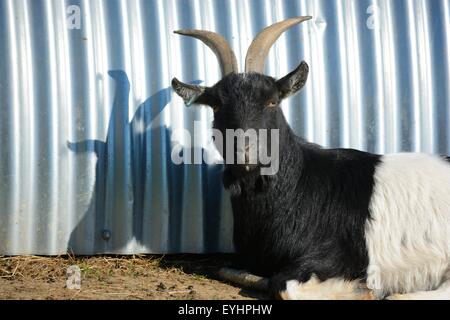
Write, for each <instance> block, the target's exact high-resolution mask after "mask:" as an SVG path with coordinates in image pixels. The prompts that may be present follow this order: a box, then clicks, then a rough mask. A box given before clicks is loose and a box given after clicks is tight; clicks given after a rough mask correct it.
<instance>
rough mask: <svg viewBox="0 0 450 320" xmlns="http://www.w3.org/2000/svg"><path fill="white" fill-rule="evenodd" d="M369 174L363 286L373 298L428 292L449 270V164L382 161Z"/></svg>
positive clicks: (408, 157) (423, 159)
mask: <svg viewBox="0 0 450 320" xmlns="http://www.w3.org/2000/svg"><path fill="white" fill-rule="evenodd" d="M381 160H382V163H381V164H380V165H378V166H377V168H376V171H375V177H374V178H375V184H374V191H373V195H372V198H371V203H370V213H371V218H372V219H371V220H369V221H368V222H367V224H366V243H367V249H368V255H369V267H368V270H367V286H368V287H369V288H370V289H373V290H374V292H375V294H376V295H377V296H378V297H382V296H384V295H386V294H395V293H412V292H416V291H427V290H433V289H436V288H438V287H439V285H441V283H443V282H444V281H446V278H447V277H448V276H449V274H447V275H446V271H447V270H448V269H449V267H450V163H448V162H446V161H444V160H443V159H441V158H440V157H437V156H431V155H425V154H412V153H400V154H392V155H386V156H383V157H382V158H381Z"/></svg>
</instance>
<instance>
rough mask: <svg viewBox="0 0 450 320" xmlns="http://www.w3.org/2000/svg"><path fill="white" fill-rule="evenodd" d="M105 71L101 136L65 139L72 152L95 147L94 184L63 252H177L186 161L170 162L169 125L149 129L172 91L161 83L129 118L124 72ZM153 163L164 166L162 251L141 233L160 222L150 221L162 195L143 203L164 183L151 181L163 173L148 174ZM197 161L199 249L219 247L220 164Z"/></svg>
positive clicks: (126, 83) (155, 180) (157, 220)
mask: <svg viewBox="0 0 450 320" xmlns="http://www.w3.org/2000/svg"><path fill="white" fill-rule="evenodd" d="M109 75H110V76H111V77H112V79H113V80H114V81H115V84H116V86H115V94H114V99H113V106H112V111H111V116H110V119H109V123H108V130H107V135H106V140H105V141H100V140H83V141H80V142H68V143H67V145H68V148H69V149H70V150H71V151H73V152H75V153H82V152H93V153H95V155H96V157H97V163H96V167H95V185H94V187H93V188H92V196H91V200H90V204H89V206H88V209H87V211H86V212H85V214H84V215H83V217H82V218H81V220H80V221H79V222H78V223H77V225H76V227H75V228H74V229H73V230H72V232H71V235H70V238H69V242H68V251H69V252H72V253H74V254H97V253H125V254H127V253H135V252H136V248H144V249H137V251H139V252H138V253H154V252H156V253H171V252H175V253H176V252H180V248H181V232H182V231H181V221H182V214H183V212H184V211H183V205H184V204H183V186H184V185H185V183H183V181H184V179H187V177H185V175H186V174H185V172H186V170H185V169H187V168H186V166H189V164H180V165H176V164H174V163H173V162H172V161H171V157H170V152H171V139H170V130H169V129H168V128H167V127H165V126H157V127H154V126H152V121H153V120H155V119H156V118H157V117H158V115H160V114H161V112H162V111H163V110H164V108H166V107H167V106H168V104H169V102H170V100H171V96H172V88H171V87H167V88H164V89H162V90H160V91H158V92H156V93H155V94H154V95H152V96H151V97H149V98H148V99H147V100H145V102H143V103H142V104H141V105H140V106H139V107H138V108H137V110H136V112H135V114H134V116H133V118H132V120H131V121H130V122H129V121H128V115H129V94H130V82H129V80H128V76H127V74H126V73H125V72H124V71H122V70H112V71H109ZM202 152H203V150H202ZM155 162H158V166H156V167H159V168H162V169H164V172H165V173H166V176H164V177H163V178H162V179H163V180H164V183H165V190H166V191H165V192H167V193H168V195H167V200H168V201H167V203H166V206H167V207H168V209H167V211H168V212H167V214H168V239H160V242H161V243H164V242H167V241H168V245H166V249H165V252H161V250H163V249H161V248H162V245H161V247H159V246H158V242H159V239H158V238H156V241H155V239H153V241H149V239H150V238H151V237H149V236H148V235H147V234H146V233H148V230H149V227H148V224H149V223H150V224H153V227H152V228H150V229H152V230H153V229H154V230H157V229H159V228H162V227H163V226H158V225H156V224H158V223H160V220H159V217H158V216H160V215H162V214H163V213H162V212H158V210H159V209H160V208H161V207H163V206H164V204H161V203H156V202H157V201H162V200H161V199H155V197H152V198H151V201H154V202H155V203H150V204H149V203H148V198H147V202H145V201H146V197H147V195H148V192H150V191H149V190H151V189H152V188H153V187H155V188H159V187H161V185H160V184H161V183H162V182H161V181H159V180H158V179H153V175H154V176H155V177H158V176H159V177H160V175H161V172H152V170H153V171H156V170H155V166H154V163H155ZM193 166H194V165H193ZM197 166H198V165H197ZM200 166H201V176H202V178H201V179H202V188H201V189H200V191H201V192H202V193H203V201H202V206H201V207H202V208H203V212H202V214H203V225H204V226H203V230H204V231H203V232H204V234H203V248H204V251H205V252H217V251H218V243H219V239H218V237H219V228H220V213H221V201H220V199H221V193H222V189H221V179H220V177H221V172H222V165H212V166H211V165H206V164H205V163H203V164H201V165H200ZM149 170H150V176H151V177H152V179H150V181H149V179H148V178H147V179H146V176H147V177H148V176H149ZM155 184H158V185H155ZM185 200H186V199H185ZM185 200H184V201H185ZM154 208H155V209H154ZM153 209H154V210H153ZM153 217H155V219H153ZM130 219H131V220H132V221H131V222H130ZM130 223H131V224H130ZM156 237H157V236H156ZM153 238H154V237H153ZM131 241H136V242H135V243H134V244H133V243H132V247H130V246H129V245H130V243H131ZM149 242H152V243H149ZM155 243H156V244H155ZM145 248H147V249H145ZM143 251H144V252H143ZM145 251H149V252H145Z"/></svg>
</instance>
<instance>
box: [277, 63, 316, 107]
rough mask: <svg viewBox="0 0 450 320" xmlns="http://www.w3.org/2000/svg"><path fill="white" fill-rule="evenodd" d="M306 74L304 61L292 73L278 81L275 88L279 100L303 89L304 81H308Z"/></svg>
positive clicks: (307, 70) (306, 66) (306, 68)
mask: <svg viewBox="0 0 450 320" xmlns="http://www.w3.org/2000/svg"><path fill="white" fill-rule="evenodd" d="M308 72H309V67H308V64H307V63H306V62H305V61H302V62H301V63H300V65H299V66H298V67H297V68H296V69H295V70H294V71H292V72H291V73H289V74H288V75H286V76H284V77H283V78H281V79H280V80H278V81H277V87H278V91H279V95H280V98H281V99H284V98H286V97H289V96H290V95H293V94H294V93H296V92H297V91H298V90H300V89H301V88H303V86H304V85H305V83H306V79H308Z"/></svg>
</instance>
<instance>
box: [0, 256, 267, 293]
mask: <svg viewBox="0 0 450 320" xmlns="http://www.w3.org/2000/svg"><path fill="white" fill-rule="evenodd" d="M227 265H230V256H229V255H174V256H154V255H138V256H95V257H73V256H61V257H40V256H18V257H0V299H52V300H54V299H56V300H59V299H105V300H110V299H114V300H117V299H119V300H122V299H164V300H165V299H186V300H191V299H220V300H233V299H255V298H264V297H262V296H261V295H260V294H259V293H256V292H248V291H245V290H241V289H240V288H238V287H236V286H233V285H231V284H227V283H225V282H223V281H221V280H219V279H218V277H217V271H218V270H219V268H220V267H221V266H227ZM69 266H78V267H79V269H78V270H80V275H81V277H80V278H81V285H80V289H73V288H72V289H69V288H68V286H67V279H68V277H70V273H69V275H68V274H67V270H68V269H67V268H68V267H69ZM71 283H72V282H69V286H72V285H71ZM72 284H73V283H72Z"/></svg>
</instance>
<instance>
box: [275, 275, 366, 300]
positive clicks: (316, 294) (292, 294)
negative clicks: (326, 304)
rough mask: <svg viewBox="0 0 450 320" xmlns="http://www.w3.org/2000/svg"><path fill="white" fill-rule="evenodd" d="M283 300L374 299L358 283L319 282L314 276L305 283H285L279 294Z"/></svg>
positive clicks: (329, 280)
mask: <svg viewBox="0 0 450 320" xmlns="http://www.w3.org/2000/svg"><path fill="white" fill-rule="evenodd" d="M280 295H281V297H282V298H283V299H284V300H361V299H364V300H368V299H370V300H372V299H373V298H374V297H373V296H372V295H371V293H370V292H369V291H368V290H367V289H366V288H365V285H362V284H361V283H360V282H359V281H357V280H355V281H346V280H344V279H340V278H331V279H328V280H325V281H323V282H321V281H320V280H319V279H317V277H316V276H315V275H313V276H312V277H311V279H310V280H309V281H307V282H305V283H299V282H298V281H297V280H289V281H287V282H286V291H283V292H281V293H280Z"/></svg>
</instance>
